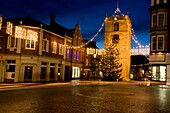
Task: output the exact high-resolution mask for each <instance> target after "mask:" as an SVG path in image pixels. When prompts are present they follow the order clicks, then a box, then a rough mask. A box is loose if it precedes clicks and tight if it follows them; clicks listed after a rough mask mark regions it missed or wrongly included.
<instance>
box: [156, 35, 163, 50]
mask: <svg viewBox="0 0 170 113" xmlns="http://www.w3.org/2000/svg"><path fill="white" fill-rule="evenodd" d="M157 47H158V50H164V37H163V36H162V35H160V36H158V46H157Z"/></svg>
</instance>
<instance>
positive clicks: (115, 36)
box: [112, 35, 120, 43]
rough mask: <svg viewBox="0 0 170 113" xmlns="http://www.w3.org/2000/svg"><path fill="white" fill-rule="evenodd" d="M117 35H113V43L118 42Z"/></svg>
mask: <svg viewBox="0 0 170 113" xmlns="http://www.w3.org/2000/svg"><path fill="white" fill-rule="evenodd" d="M119 40H120V39H119V35H113V38H112V42H113V43H118V42H119Z"/></svg>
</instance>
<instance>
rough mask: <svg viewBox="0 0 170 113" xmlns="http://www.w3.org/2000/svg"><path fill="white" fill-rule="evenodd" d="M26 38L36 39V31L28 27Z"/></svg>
mask: <svg viewBox="0 0 170 113" xmlns="http://www.w3.org/2000/svg"><path fill="white" fill-rule="evenodd" d="M27 38H29V39H30V40H34V41H37V40H38V33H37V32H35V31H33V30H30V29H28V30H27Z"/></svg>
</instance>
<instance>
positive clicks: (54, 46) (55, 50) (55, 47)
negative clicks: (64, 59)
mask: <svg viewBox="0 0 170 113" xmlns="http://www.w3.org/2000/svg"><path fill="white" fill-rule="evenodd" d="M52 49H53V50H52V53H55V54H56V53H57V42H53V48H52Z"/></svg>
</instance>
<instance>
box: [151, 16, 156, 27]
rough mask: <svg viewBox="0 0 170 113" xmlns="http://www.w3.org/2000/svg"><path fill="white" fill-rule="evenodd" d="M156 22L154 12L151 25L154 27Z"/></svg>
mask: <svg viewBox="0 0 170 113" xmlns="http://www.w3.org/2000/svg"><path fill="white" fill-rule="evenodd" d="M156 24H157V17H156V14H153V15H152V27H156Z"/></svg>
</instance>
